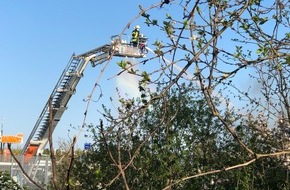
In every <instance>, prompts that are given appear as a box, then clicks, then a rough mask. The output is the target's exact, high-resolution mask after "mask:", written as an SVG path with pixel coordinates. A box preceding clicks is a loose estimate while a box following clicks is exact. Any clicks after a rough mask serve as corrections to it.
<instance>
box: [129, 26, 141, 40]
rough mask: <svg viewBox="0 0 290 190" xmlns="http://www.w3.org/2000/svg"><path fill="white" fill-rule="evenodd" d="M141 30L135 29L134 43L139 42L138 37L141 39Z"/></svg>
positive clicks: (133, 33)
mask: <svg viewBox="0 0 290 190" xmlns="http://www.w3.org/2000/svg"><path fill="white" fill-rule="evenodd" d="M139 34H140V32H139V30H137V29H135V30H133V31H132V40H131V41H132V43H138V39H139Z"/></svg>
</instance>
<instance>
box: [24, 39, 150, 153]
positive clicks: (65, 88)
mask: <svg viewBox="0 0 290 190" xmlns="http://www.w3.org/2000/svg"><path fill="white" fill-rule="evenodd" d="M146 47H147V38H146V37H140V38H139V44H138V46H137V47H135V46H132V45H131V44H130V43H127V42H126V41H125V40H123V39H121V37H120V36H113V37H112V38H111V43H110V44H105V45H102V46H100V47H98V48H95V49H92V50H90V51H88V52H85V53H83V54H80V55H75V54H73V55H72V56H71V58H70V60H69V62H68V64H67V66H66V67H65V69H64V71H63V72H62V74H61V76H60V78H59V80H58V82H57V84H56V86H55V87H54V89H53V91H52V93H51V95H50V96H49V99H48V101H47V102H46V104H45V106H44V108H43V110H42V112H41V114H40V116H39V117H38V119H37V121H36V123H35V125H34V127H33V129H32V132H31V133H30V135H29V137H28V138H27V141H26V143H25V144H24V147H23V149H22V152H21V154H22V155H24V156H38V155H41V154H42V153H43V150H44V148H45V146H46V145H47V143H48V137H49V125H50V122H51V125H52V131H53V130H54V129H55V128H56V126H57V124H58V122H59V121H60V119H61V117H62V115H63V113H64V112H65V110H66V109H67V108H68V107H67V106H68V102H69V100H70V98H71V97H72V95H73V94H74V93H75V91H76V87H77V85H78V83H79V81H80V79H81V78H82V76H83V72H84V70H85V69H86V67H87V65H88V64H89V63H91V65H92V66H93V67H95V66H96V65H99V64H102V63H103V62H105V61H108V60H109V59H111V58H112V56H117V57H130V58H143V57H145V56H146V54H147V49H146ZM50 108H52V109H51V110H50ZM50 114H51V115H50Z"/></svg>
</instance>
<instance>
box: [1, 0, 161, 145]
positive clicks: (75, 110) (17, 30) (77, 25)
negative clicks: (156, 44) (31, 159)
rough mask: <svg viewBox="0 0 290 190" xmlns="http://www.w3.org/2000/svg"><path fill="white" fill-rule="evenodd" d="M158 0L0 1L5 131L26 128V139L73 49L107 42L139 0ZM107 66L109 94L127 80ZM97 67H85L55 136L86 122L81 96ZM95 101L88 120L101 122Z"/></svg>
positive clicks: (135, 11)
mask: <svg viewBox="0 0 290 190" xmlns="http://www.w3.org/2000/svg"><path fill="white" fill-rule="evenodd" d="M156 2H159V1H154V0H149V1H142V0H135V1H132V0H123V1H94V0H86V1H68V0H66V1H56V0H51V1H36V0H28V1H19V2H17V3H15V2H12V1H2V2H1V5H0V25H1V32H0V34H1V36H0V44H1V45H0V57H1V70H0V71H1V80H0V88H1V91H0V92H1V93H0V119H1V120H2V118H4V134H6V135H15V134H17V133H23V134H24V137H25V138H27V137H28V136H29V134H30V132H31V130H32V128H33V126H34V124H35V122H36V121H37V118H38V116H39V115H40V113H41V111H42V109H43V107H44V105H45V103H46V102H47V100H48V97H49V95H50V93H51V92H52V89H53V87H54V86H55V84H56V82H57V81H58V78H59V77H60V74H61V73H62V71H63V69H64V68H65V66H66V64H67V63H68V61H69V59H70V56H71V55H72V53H73V52H75V53H76V54H81V53H83V52H86V51H88V50H91V49H93V48H96V47H98V46H101V45H104V44H106V43H109V42H110V36H111V35H114V34H118V33H120V32H121V31H122V30H123V29H124V27H125V26H126V24H127V23H128V22H129V21H130V20H131V19H132V18H134V17H135V16H136V15H137V14H138V12H139V8H138V5H139V4H142V5H143V6H144V7H146V6H150V5H151V4H154V3H156ZM138 22H139V21H138V20H137V21H136V22H134V23H133V25H135V23H136V24H140V25H141V27H142V24H143V23H138ZM140 22H143V20H142V21H141V20H140ZM141 29H142V28H141ZM129 30H130V31H131V29H129ZM112 62H114V60H113V61H112ZM108 70H109V72H107V73H106V74H105V76H104V77H103V79H102V81H101V85H103V86H104V87H103V89H102V90H103V93H104V95H105V96H106V95H107V96H108V97H109V96H112V92H115V88H116V84H118V85H119V87H121V86H122V85H124V81H125V82H126V80H124V79H122V78H121V79H120V80H118V81H116V80H117V79H112V80H107V78H109V77H111V76H113V75H115V74H116V73H117V71H118V68H117V67H115V65H112V66H110V67H109V68H108ZM99 72H100V67H96V68H92V67H90V66H89V67H88V68H87V69H86V71H85V76H84V77H83V78H82V80H81V81H80V83H79V85H78V86H77V93H76V94H75V95H74V96H73V97H72V99H71V101H70V102H69V104H68V107H69V108H68V110H67V111H66V112H65V113H64V115H63V117H62V120H61V121H60V122H59V124H58V126H57V128H56V130H55V132H54V138H55V139H56V140H57V139H58V138H59V137H61V138H67V136H68V129H70V127H69V126H70V124H72V125H73V126H80V125H81V124H82V121H83V113H84V111H85V106H86V103H85V102H83V101H82V100H83V99H85V98H86V97H87V95H88V94H89V93H90V92H91V90H92V87H93V85H94V83H95V81H96V79H97V77H98V75H99ZM127 79H128V78H127ZM127 82H128V81H127ZM134 82H135V81H134V79H132V83H134ZM124 88H125V87H124ZM133 92H134V90H133ZM97 104H98V103H93V104H92V106H91V107H92V108H91V110H92V111H91V114H90V116H89V117H88V121H87V123H95V124H96V123H97V122H98V120H99V119H98V118H97V115H96V114H97V112H96V109H94V107H97V106H98V105H97ZM76 132H77V131H73V132H71V133H70V135H71V136H73V134H74V133H76ZM24 140H25V139H24ZM85 141H89V140H88V139H85V138H83V135H81V138H80V139H79V146H80V148H82V144H83V143H84V142H85Z"/></svg>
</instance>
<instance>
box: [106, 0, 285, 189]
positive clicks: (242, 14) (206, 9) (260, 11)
mask: <svg viewBox="0 0 290 190" xmlns="http://www.w3.org/2000/svg"><path fill="white" fill-rule="evenodd" d="M160 7H161V8H160ZM165 7H166V8H165ZM156 8H160V9H159V10H158V11H157V13H158V15H160V14H164V17H163V19H162V18H161V19H160V16H158V17H157V14H154V13H155V12H154V11H153V9H156ZM150 11H152V12H150ZM149 13H150V14H149ZM288 15H289V2H286V1H285V2H284V1H280V0H277V1H274V2H269V1H263V0H248V1H247V0H241V1H203V0H198V1H191V0H189V1H181V2H176V1H170V2H168V1H167V2H166V3H165V2H161V3H160V4H157V5H153V6H152V7H150V8H148V9H146V8H143V7H142V6H140V14H139V16H140V17H143V18H144V19H145V24H146V25H147V26H148V27H150V28H151V30H154V31H156V33H154V34H155V35H158V36H159V37H158V38H157V39H156V41H155V42H154V43H153V46H154V49H153V50H152V52H153V53H154V56H153V57H150V58H148V59H146V60H144V61H142V62H141V63H143V64H144V65H145V66H144V70H142V69H140V68H141V66H139V65H140V64H139V63H137V64H135V65H134V64H133V65H132V63H129V62H128V63H126V61H123V62H122V63H123V64H118V65H119V66H121V68H122V69H123V71H122V72H129V73H130V74H133V75H136V76H138V77H140V80H139V84H140V86H139V89H140V92H141V93H142V94H141V103H140V104H138V105H134V104H133V103H134V101H132V100H130V99H129V100H128V99H125V98H120V101H121V103H123V109H119V110H118V111H119V114H120V116H119V117H117V118H113V117H112V116H108V115H106V116H105V118H107V119H109V122H110V123H111V124H110V125H109V128H108V129H107V128H106V129H104V128H101V134H103V136H104V138H105V139H106V141H108V142H111V140H112V142H115V141H114V140H113V139H114V138H117V139H120V140H117V141H116V143H117V144H110V146H111V145H113V146H115V149H111V148H109V149H108V152H109V153H110V159H111V160H112V161H113V163H114V166H115V167H116V168H118V171H119V172H118V175H117V176H118V177H120V176H121V177H122V180H123V183H124V184H125V188H126V189H130V187H129V184H130V183H129V181H128V180H129V179H130V178H129V176H130V172H129V168H131V167H133V163H134V162H135V161H136V160H137V159H138V155H139V154H140V151H141V150H142V149H143V147H144V146H145V144H146V143H147V142H148V141H150V140H151V139H154V138H155V134H156V133H157V131H158V130H160V128H162V126H163V125H162V124H163V122H160V123H155V125H154V126H157V127H156V128H154V129H155V130H153V131H149V130H147V131H144V130H142V129H141V128H142V127H144V126H143V125H141V124H140V126H138V125H137V126H138V127H137V128H138V129H139V128H140V129H139V132H138V133H137V134H142V135H143V137H142V138H140V137H139V139H138V138H137V140H141V142H139V146H137V148H136V151H135V152H133V153H130V154H129V153H128V152H127V151H124V152H123V153H122V154H121V152H122V151H121V150H122V148H121V147H123V146H122V145H124V146H125V143H124V141H125V140H124V138H123V137H127V136H126V135H125V136H124V134H123V133H122V132H124V131H130V130H132V129H131V128H130V127H129V126H131V125H129V124H131V122H132V120H133V119H136V118H134V116H135V115H134V114H135V113H139V115H140V114H143V113H146V110H147V111H148V109H149V110H150V108H151V106H153V105H154V104H156V102H159V103H160V102H162V104H163V107H162V109H161V110H160V112H158V114H157V115H156V116H155V118H158V117H159V118H161V120H164V121H167V122H169V123H167V124H168V126H174V125H173V123H171V122H172V120H170V115H168V110H170V109H163V108H164V107H166V108H167V104H169V102H171V101H170V99H169V97H170V96H169V97H168V96H166V95H167V94H168V93H169V92H170V91H171V89H175V88H176V89H178V90H180V91H182V89H183V87H180V84H182V82H187V83H188V82H190V81H193V82H195V84H196V89H195V90H197V91H198V92H199V93H201V94H202V96H203V100H204V102H205V105H206V106H207V107H208V108H209V109H210V111H211V114H212V115H213V118H215V119H217V120H218V121H219V123H221V124H222V126H223V129H225V130H226V131H227V134H228V135H229V136H227V137H228V138H227V139H224V140H225V141H226V142H225V145H227V146H228V149H224V150H219V151H222V152H223V153H227V152H229V151H230V149H234V150H235V151H234V152H232V154H229V155H232V156H233V157H235V158H239V159H238V160H237V161H239V162H230V163H231V165H229V164H226V163H224V166H225V167H224V168H222V169H221V168H215V167H208V168H206V169H205V170H204V171H202V173H201V174H195V173H193V172H192V173H191V174H182V173H180V176H178V177H179V180H178V179H176V178H175V179H173V180H172V177H171V176H170V175H167V176H162V178H166V179H167V180H168V181H167V183H162V181H159V182H160V183H162V184H161V185H160V186H162V185H163V186H164V189H170V188H174V187H175V186H178V185H181V184H182V183H183V182H186V181H187V180H189V179H192V178H196V177H200V176H206V175H213V174H215V175H220V173H223V172H225V171H229V170H233V169H236V168H241V167H243V169H244V170H245V172H246V174H249V173H248V172H249V171H253V170H252V169H251V168H248V167H252V166H253V165H254V164H255V166H257V168H260V167H262V165H258V164H259V162H260V160H264V159H263V158H265V159H269V160H271V159H274V160H275V158H272V157H278V159H279V158H280V157H283V156H285V155H287V154H289V149H288V147H287V146H286V145H287V144H289V143H288V142H283V144H284V146H283V148H282V149H281V147H280V146H274V145H275V144H276V142H274V143H275V144H274V145H267V146H269V147H267V146H266V147H264V146H262V145H261V146H260V144H259V142H264V141H260V139H259V138H261V137H259V136H261V134H259V135H258V136H257V135H256V134H255V133H254V132H253V134H254V135H253V136H252V137H251V136H249V135H244V136H243V134H244V133H242V132H243V131H244V129H241V130H240V131H239V130H238V129H239V127H240V128H243V127H244V125H240V123H241V122H242V123H243V122H244V121H245V120H246V121H247V122H248V123H247V124H251V123H250V120H247V118H248V117H249V116H252V117H254V119H252V120H254V121H259V120H260V119H259V117H260V118H262V119H263V125H262V126H263V127H264V128H265V129H273V128H275V127H277V126H278V123H277V121H281V123H283V126H284V128H288V127H289V103H288V102H289V97H288V94H289V88H288V83H289V58H288V57H289V48H288V47H289V33H288V31H289V16H288ZM155 17H156V18H155ZM131 24H132V22H130V23H128V27H129V26H130V25H131ZM151 39H152V38H151ZM152 63H154V65H153V64H152ZM149 64H150V66H148V65H149ZM128 65H130V67H127V66H128ZM137 66H139V68H135V67H137ZM146 66H147V67H146ZM122 72H120V73H119V74H122ZM119 74H118V75H119ZM118 75H116V76H118ZM161 83H162V84H163V85H162V86H159V87H160V88H161V89H160V90H158V91H157V93H155V92H154V91H152V90H151V89H152V87H154V86H155V85H158V84H161ZM150 87H151V88H150ZM217 100H218V101H217ZM125 108H126V109H128V110H126V109H125ZM150 111H152V110H150ZM233 111H234V113H235V114H232V113H231V112H233ZM175 112H176V110H175ZM137 118H140V116H137ZM165 123H166V122H165ZM132 126H136V125H132ZM165 126H167V125H165ZM254 126H255V127H257V128H259V127H261V125H260V124H259V125H254ZM125 128H127V129H128V130H125ZM168 129H171V130H168V131H163V133H161V136H159V137H158V139H157V142H159V141H160V142H162V143H165V144H166V143H169V144H171V143H172V142H175V143H176V140H177V139H175V138H169V136H167V134H171V133H173V132H176V131H178V130H179V128H176V129H175V128H174V127H171V128H168ZM263 130H264V129H261V130H260V133H263ZM251 131H253V129H251ZM167 132H168V133H167ZM129 134H131V135H132V134H134V133H132V132H130V133H129ZM258 137H259V138H258ZM132 138H133V136H132ZM167 138H169V139H167ZM256 139H258V140H256ZM286 139H287V138H284V140H286ZM206 140H209V139H208V137H207V139H206ZM229 142H231V143H229ZM253 142H254V143H253ZM251 143H252V144H251ZM133 144H134V143H133ZM133 144H130V146H132V145H133ZM135 144H136V143H135ZM137 144H138V143H137ZM177 144H178V143H177ZM201 144H202V145H203V143H201ZM277 144H279V143H277ZM229 145H230V146H229ZM234 145H235V146H234ZM258 145H259V146H258ZM110 146H108V145H107V148H108V147H110ZM126 146H129V145H126ZM227 146H226V147H227ZM165 147H168V146H165ZM169 147H171V146H169ZM150 148H151V147H150ZM113 150H115V151H116V152H115V151H113ZM126 150H127V149H126ZM165 150H167V149H166V148H165ZM165 150H164V151H165ZM113 152H114V153H115V154H117V157H118V158H115V157H114V156H112V154H113ZM210 153H212V152H210ZM128 156H129V158H130V159H129V160H127V159H128V158H127V157H128ZM166 158H168V159H169V160H174V159H175V158H174V157H173V158H170V154H169V157H166ZM164 159H165V158H162V159H161V160H164ZM124 160H125V161H124ZM123 161H124V162H123ZM273 162H274V161H273ZM122 163H126V164H125V165H122ZM277 163H278V164H279V163H280V164H281V162H279V161H278V162H277ZM251 164H252V165H251ZM263 166H264V165H263ZM166 167H168V166H167V165H165V166H164V168H166ZM281 167H282V168H283V166H281ZM253 168H254V167H253ZM284 170H285V168H284ZM228 173H230V172H228ZM177 175H178V173H177ZM182 176H183V177H182ZM115 179H117V178H115ZM115 179H113V181H115ZM118 179H120V178H118ZM248 179H249V178H248ZM248 179H247V180H248ZM284 179H285V178H284V177H283V180H284ZM245 180H246V179H245ZM248 181H249V180H248ZM262 181H263V182H265V181H266V179H265V178H264V179H262ZM286 181H287V180H286ZM205 184H206V183H205ZM246 184H247V185H249V183H246ZM287 184H288V181H287V182H286V185H287ZM207 187H208V186H207ZM237 187H239V186H237ZM246 187H254V188H255V186H253V185H252V186H246ZM262 187H266V186H262ZM284 187H285V186H284ZM257 188H258V187H257ZM279 188H280V187H279ZM281 188H282V187H281ZM285 188H287V187H285Z"/></svg>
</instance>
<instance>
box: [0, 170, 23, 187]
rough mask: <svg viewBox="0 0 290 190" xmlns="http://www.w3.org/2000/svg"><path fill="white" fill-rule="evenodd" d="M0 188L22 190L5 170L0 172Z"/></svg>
mask: <svg viewBox="0 0 290 190" xmlns="http://www.w3.org/2000/svg"><path fill="white" fill-rule="evenodd" d="M0 189H1V190H22V189H23V188H21V187H20V186H19V185H18V184H17V183H16V182H15V181H14V180H13V179H11V177H10V174H9V173H7V172H0Z"/></svg>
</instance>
